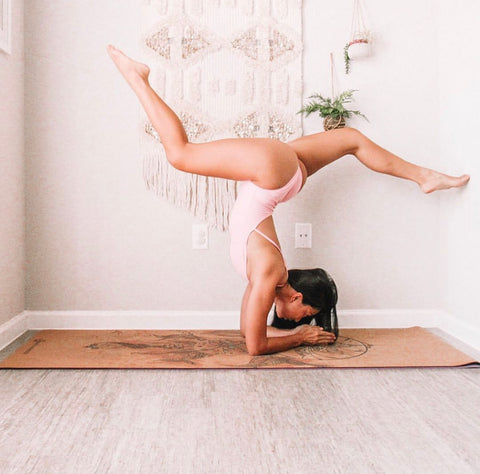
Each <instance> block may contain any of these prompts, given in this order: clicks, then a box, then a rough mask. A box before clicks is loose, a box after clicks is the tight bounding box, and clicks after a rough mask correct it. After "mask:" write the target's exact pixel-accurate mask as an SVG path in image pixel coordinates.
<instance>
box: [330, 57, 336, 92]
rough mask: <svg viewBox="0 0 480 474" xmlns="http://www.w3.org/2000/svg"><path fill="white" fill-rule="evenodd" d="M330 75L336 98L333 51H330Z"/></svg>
mask: <svg viewBox="0 0 480 474" xmlns="http://www.w3.org/2000/svg"><path fill="white" fill-rule="evenodd" d="M330 76H331V81H332V99H334V98H335V87H334V85H333V53H330Z"/></svg>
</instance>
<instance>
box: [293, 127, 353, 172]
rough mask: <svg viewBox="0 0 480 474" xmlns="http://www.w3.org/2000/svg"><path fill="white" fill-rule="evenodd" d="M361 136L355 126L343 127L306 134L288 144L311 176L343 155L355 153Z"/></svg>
mask: <svg viewBox="0 0 480 474" xmlns="http://www.w3.org/2000/svg"><path fill="white" fill-rule="evenodd" d="M361 137H362V134H361V133H360V132H359V131H357V130H355V129H353V128H342V129H336V130H330V131H328V132H321V133H315V134H313V135H306V136H304V137H300V138H297V139H296V140H293V141H291V142H288V145H289V146H290V147H291V148H292V149H293V150H294V151H295V153H296V154H297V156H298V159H299V160H301V161H302V163H303V164H304V165H305V168H306V169H307V173H308V176H311V175H312V174H313V173H315V172H316V171H318V170H319V169H320V168H323V167H324V166H326V165H328V164H330V163H332V162H333V161H335V160H338V159H339V158H341V157H342V156H345V155H348V154H353V153H354V152H355V151H356V149H357V147H358V144H359V140H360V139H361Z"/></svg>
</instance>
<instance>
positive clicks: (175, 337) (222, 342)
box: [85, 331, 245, 365]
mask: <svg viewBox="0 0 480 474" xmlns="http://www.w3.org/2000/svg"><path fill="white" fill-rule="evenodd" d="M215 334H216V335H217V336H221V337H215V338H213V339H211V338H210V337H211V336H210V335H208V336H199V335H196V334H194V333H193V332H189V331H182V332H181V333H177V334H168V335H158V334H151V336H152V337H153V338H155V339H157V340H158V342H157V343H146V344H139V343H137V342H133V341H132V342H126V341H118V342H116V341H109V342H95V343H93V344H89V345H87V346H85V349H90V350H94V351H95V350H113V351H115V350H121V351H123V350H124V349H130V350H131V351H132V354H136V353H141V354H143V355H148V356H152V358H154V360H156V361H164V362H172V361H174V362H184V363H186V364H193V365H194V362H193V361H196V360H198V359H204V358H206V357H212V356H218V355H219V354H233V353H236V352H239V351H243V352H244V351H245V343H244V341H243V339H238V338H232V335H231V333H228V332H227V333H224V334H222V331H215ZM209 336H210V337H209Z"/></svg>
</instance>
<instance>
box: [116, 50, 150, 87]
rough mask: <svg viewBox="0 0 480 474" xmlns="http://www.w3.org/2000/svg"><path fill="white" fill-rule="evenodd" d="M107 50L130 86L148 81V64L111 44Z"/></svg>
mask: <svg viewBox="0 0 480 474" xmlns="http://www.w3.org/2000/svg"><path fill="white" fill-rule="evenodd" d="M107 52H108V54H109V55H110V57H111V58H112V60H113V62H114V63H115V65H116V66H117V68H118V70H119V71H120V72H121V73H122V76H123V77H124V78H125V79H126V80H127V82H128V83H129V84H130V86H132V87H133V86H134V85H136V84H138V82H139V81H142V82H147V81H148V75H149V74H150V68H149V67H148V66H147V65H146V64H142V63H139V62H137V61H134V60H133V59H132V58H129V57H128V56H127V55H126V54H124V53H122V52H121V51H120V50H119V49H117V48H115V46H112V45H111V44H109V45H108V46H107Z"/></svg>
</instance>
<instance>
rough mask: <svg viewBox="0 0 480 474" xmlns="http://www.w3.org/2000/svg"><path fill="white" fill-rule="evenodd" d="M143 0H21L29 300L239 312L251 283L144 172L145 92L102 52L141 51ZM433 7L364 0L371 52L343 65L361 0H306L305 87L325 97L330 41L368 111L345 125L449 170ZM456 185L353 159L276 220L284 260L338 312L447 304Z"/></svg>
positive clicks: (223, 241) (321, 176)
mask: <svg viewBox="0 0 480 474" xmlns="http://www.w3.org/2000/svg"><path fill="white" fill-rule="evenodd" d="M139 3H140V2H139V1H137V0H128V1H122V2H117V1H114V0H108V1H107V0H105V1H102V2H92V1H86V0H84V1H76V2H63V1H60V0H51V1H48V2H34V1H28V2H26V28H25V41H26V50H27V51H28V56H27V60H26V111H27V114H26V115H27V119H26V166H27V230H28V232H27V252H28V264H29V272H28V278H27V286H26V291H27V309H31V310H34V309H38V310H89V309H92V310H93V309H98V310H101V309H110V310H116V309H123V310H189V309H196V310H236V309H238V307H239V303H240V299H241V296H242V291H243V288H244V283H243V281H242V280H241V279H240V277H238V276H237V275H236V274H235V273H234V271H233V268H232V267H231V265H230V262H229V260H228V236H227V235H226V234H221V233H220V232H212V234H211V242H210V249H209V250H208V251H193V250H191V249H190V241H191V237H190V235H191V225H192V222H193V219H192V218H191V217H190V215H189V214H187V213H186V212H184V211H182V210H178V209H175V208H173V207H172V206H171V205H169V204H166V203H164V202H162V201H160V200H158V199H157V198H156V197H155V196H153V195H152V194H150V193H149V192H147V191H146V190H145V188H144V185H143V182H142V163H141V159H140V155H139V148H138V128H137V126H138V116H139V115H138V113H139V112H138V106H137V103H136V99H135V97H134V96H133V94H132V93H131V92H130V91H129V89H128V87H127V86H126V85H125V84H124V83H123V81H122V79H121V78H120V76H119V75H118V73H117V72H116V70H115V69H114V67H113V66H112V64H110V60H109V58H108V57H107V55H106V53H105V50H104V47H105V45H106V44H107V43H108V42H113V43H115V44H117V45H118V46H119V47H122V48H124V49H125V50H126V51H127V52H128V53H130V54H133V55H135V54H136V51H137V45H138V26H139V15H138V11H137V9H138V4H139ZM437 3H438V2H436V1H434V0H424V1H422V2H417V1H413V0H407V1H404V2H401V3H398V2H397V3H395V8H392V4H391V3H390V2H384V1H381V0H370V1H369V2H368V12H367V18H368V20H369V21H370V24H371V26H372V28H373V29H374V30H375V32H376V36H377V44H376V47H375V55H374V56H373V57H372V58H370V59H368V60H366V61H364V62H363V63H361V62H356V63H353V64H352V74H351V75H350V76H345V74H344V73H343V62H342V61H343V60H342V54H343V46H344V44H345V43H346V41H347V40H348V36H349V33H350V22H351V9H352V4H353V2H350V1H349V2H346V1H343V2H331V1H326V0H321V1H319V0H304V20H305V24H304V34H305V54H304V83H305V95H308V94H309V93H311V92H314V91H319V92H323V93H326V94H328V93H329V92H330V70H329V52H330V51H334V52H335V58H336V64H337V71H336V75H337V80H338V84H337V86H338V89H344V88H347V87H348V88H350V87H351V88H355V89H359V92H358V93H357V103H356V105H357V106H358V107H359V108H360V109H361V110H362V111H363V112H364V113H365V114H367V115H368V117H369V118H370V123H366V122H363V121H360V120H355V121H352V122H351V124H352V125H353V126H357V127H358V128H359V129H361V130H362V131H364V132H365V133H366V134H368V135H369V136H371V137H372V138H373V139H375V140H376V141H378V142H379V143H380V144H382V145H384V146H386V147H388V148H390V149H391V150H392V151H394V152H396V153H398V154H400V155H401V156H403V157H405V158H406V159H408V160H411V161H415V162H417V163H419V164H422V165H424V166H428V167H435V168H437V167H439V166H440V165H444V167H443V169H444V170H445V171H451V172H453V171H456V168H457V166H456V165H455V166H452V164H451V163H444V162H441V160H440V159H439V156H440V151H441V148H440V143H439V141H438V127H439V119H438V110H439V100H438V87H437V86H438V63H437V54H436V52H437V25H436V21H435V18H436V6H437ZM412 12H415V14H414V15H412ZM418 104H421V107H420V110H419V106H418ZM423 110H427V111H428V113H426V112H424V111H423ZM304 128H305V133H313V132H316V131H319V130H320V129H321V123H320V121H319V120H318V119H316V118H309V119H307V120H306V121H305V127H304ZM454 168H455V169H454ZM455 193H456V191H454V192H453V194H452V193H450V194H449V197H447V196H446V195H435V194H434V195H429V196H425V195H423V194H422V193H421V192H420V191H419V190H418V189H417V187H416V185H415V184H413V183H410V182H405V181H400V180H395V179H393V178H390V177H387V176H383V175H378V174H375V173H373V172H370V171H369V170H367V169H365V168H363V167H362V166H361V165H359V164H358V163H357V162H356V160H355V159H354V158H352V157H349V158H345V159H343V160H340V161H339V162H337V163H335V164H333V165H331V166H330V167H329V168H327V169H325V170H323V171H322V172H320V173H318V174H317V175H316V176H315V177H314V178H312V179H311V181H310V183H309V184H307V187H306V189H305V190H304V191H303V192H302V194H301V195H300V196H299V197H297V198H296V199H295V200H294V201H292V202H290V203H287V204H285V205H283V206H281V207H280V208H279V209H278V212H277V213H276V223H277V227H278V232H279V236H280V240H281V242H282V245H283V249H284V253H285V256H286V258H287V261H288V262H289V264H290V266H291V267H311V266H322V267H324V268H326V269H327V270H328V271H330V272H331V274H332V275H333V276H334V278H335V279H336V281H337V283H338V285H339V288H340V307H341V308H343V309H350V308H357V309H363V308H367V309H368V308H371V309H388V308H397V309H401V308H438V306H439V304H440V302H439V298H438V295H439V294H440V293H442V292H443V291H444V289H445V276H444V274H442V272H440V269H442V268H443V263H442V257H441V250H442V248H443V245H444V243H445V242H446V237H445V239H444V237H443V236H442V234H439V232H440V230H443V229H444V226H443V225H442V223H441V221H440V219H442V215H441V212H440V211H439V209H440V208H441V204H442V203H443V202H445V200H448V199H451V200H458V199H459V194H458V193H457V194H455ZM295 222H312V223H313V229H314V239H313V249H312V250H295V249H294V248H293V235H292V233H293V228H294V223H295ZM444 240H445V241H444ZM419 324H421V321H419Z"/></svg>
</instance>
